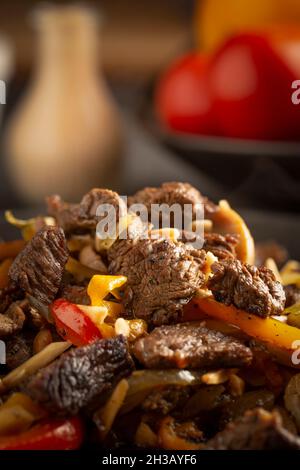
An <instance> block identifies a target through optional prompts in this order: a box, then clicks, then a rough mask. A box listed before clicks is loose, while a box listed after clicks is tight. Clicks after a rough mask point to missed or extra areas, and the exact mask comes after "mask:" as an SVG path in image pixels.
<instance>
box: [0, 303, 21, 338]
mask: <svg viewBox="0 0 300 470" xmlns="http://www.w3.org/2000/svg"><path fill="white" fill-rule="evenodd" d="M24 321H25V314H24V312H23V309H22V307H21V306H20V304H19V302H13V303H12V304H11V305H10V306H9V307H8V309H7V311H6V312H5V314H0V338H5V337H7V336H11V335H13V334H15V333H17V332H18V331H20V330H21V329H22V328H23V324H24Z"/></svg>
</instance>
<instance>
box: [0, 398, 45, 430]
mask: <svg viewBox="0 0 300 470" xmlns="http://www.w3.org/2000/svg"><path fill="white" fill-rule="evenodd" d="M45 415H46V413H45V411H44V410H43V409H42V408H41V407H40V406H39V405H38V404H36V403H34V402H33V401H32V400H31V398H30V397H28V396H27V395H25V394H23V393H14V394H13V395H11V396H10V397H9V399H8V400H7V401H6V402H5V403H4V404H3V405H1V407H0V435H1V436H3V435H9V434H17V433H20V432H22V431H25V430H26V429H28V428H29V426H30V425H31V424H32V423H33V422H34V421H36V420H38V419H41V418H43V417H45Z"/></svg>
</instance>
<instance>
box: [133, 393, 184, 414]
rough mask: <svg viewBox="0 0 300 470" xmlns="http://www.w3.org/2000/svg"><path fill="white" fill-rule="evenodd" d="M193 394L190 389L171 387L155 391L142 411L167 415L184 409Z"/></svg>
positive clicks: (146, 400)
mask: <svg viewBox="0 0 300 470" xmlns="http://www.w3.org/2000/svg"><path fill="white" fill-rule="evenodd" d="M190 394H191V391H190V389H189V388H188V387H176V386H173V387H172V386H170V387H166V388H163V389H161V390H154V391H153V392H152V393H150V395H148V397H147V398H146V399H145V400H144V401H143V403H142V409H143V410H144V411H147V412H152V411H155V412H159V413H162V414H163V415H167V414H168V413H170V412H171V411H173V410H175V409H177V408H179V409H180V408H182V406H183V405H184V404H185V403H186V402H187V400H188V399H189V397H190Z"/></svg>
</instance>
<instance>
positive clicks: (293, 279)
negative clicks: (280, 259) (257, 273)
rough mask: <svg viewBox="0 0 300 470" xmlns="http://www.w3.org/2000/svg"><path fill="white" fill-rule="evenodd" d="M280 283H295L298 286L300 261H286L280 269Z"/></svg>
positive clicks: (299, 284) (285, 284)
mask: <svg viewBox="0 0 300 470" xmlns="http://www.w3.org/2000/svg"><path fill="white" fill-rule="evenodd" d="M280 276H281V279H282V284H283V285H284V286H288V285H289V284H296V286H297V287H300V263H299V262H298V261H293V260H291V261H288V262H287V263H286V264H285V265H284V266H283V268H282V270H281V271H280Z"/></svg>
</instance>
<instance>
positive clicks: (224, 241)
mask: <svg viewBox="0 0 300 470" xmlns="http://www.w3.org/2000/svg"><path fill="white" fill-rule="evenodd" d="M238 241H239V240H238V237H237V236H236V235H220V234H219V233H206V234H205V240H204V245H203V249H204V250H205V251H210V252H211V253H213V254H214V255H215V256H216V257H217V258H219V259H220V260H221V259H226V258H235V257H236V252H235V247H236V245H237V243H238Z"/></svg>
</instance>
